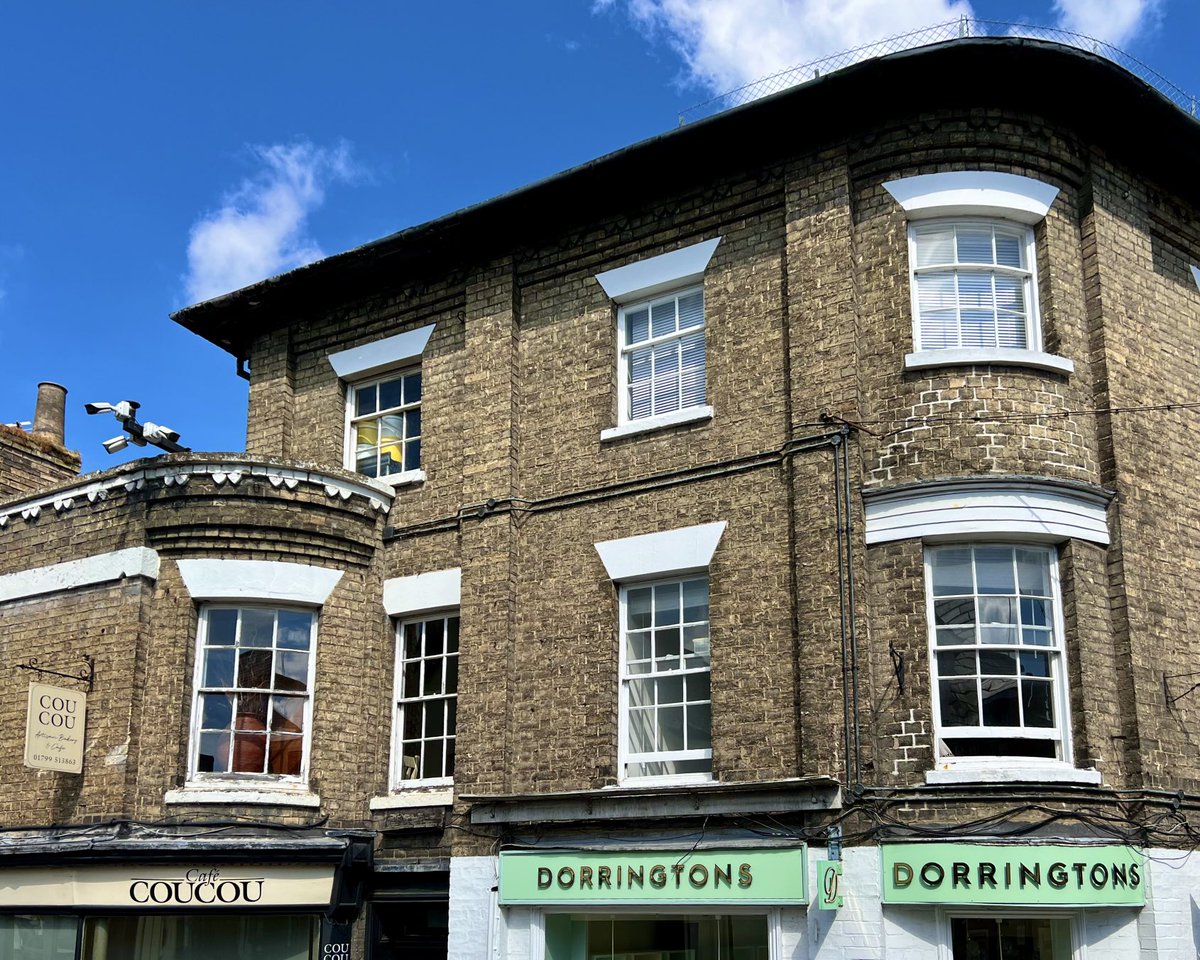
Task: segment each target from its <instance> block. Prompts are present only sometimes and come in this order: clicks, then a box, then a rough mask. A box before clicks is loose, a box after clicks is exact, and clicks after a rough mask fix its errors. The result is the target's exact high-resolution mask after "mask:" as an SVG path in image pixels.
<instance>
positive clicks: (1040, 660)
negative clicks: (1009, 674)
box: [1021, 650, 1050, 677]
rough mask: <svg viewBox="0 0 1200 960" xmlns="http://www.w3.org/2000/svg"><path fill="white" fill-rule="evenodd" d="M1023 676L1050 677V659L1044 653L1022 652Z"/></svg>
mask: <svg viewBox="0 0 1200 960" xmlns="http://www.w3.org/2000/svg"><path fill="white" fill-rule="evenodd" d="M1021 674H1022V675H1023V676H1026V677H1048V676H1050V657H1049V656H1048V655H1047V654H1044V653H1026V652H1025V651H1024V650H1022V651H1021Z"/></svg>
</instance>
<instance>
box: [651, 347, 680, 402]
mask: <svg viewBox="0 0 1200 960" xmlns="http://www.w3.org/2000/svg"><path fill="white" fill-rule="evenodd" d="M652 349H653V353H654V396H653V403H654V412H655V413H656V414H658V413H670V412H672V411H674V410H678V409H679V341H677V340H671V341H670V342H668V343H662V344H659V345H658V346H657V347H653V348H652Z"/></svg>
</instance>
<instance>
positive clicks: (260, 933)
mask: <svg viewBox="0 0 1200 960" xmlns="http://www.w3.org/2000/svg"><path fill="white" fill-rule="evenodd" d="M83 929H84V934H83V947H82V960H214V958H229V960H234V958H237V960H243V958H247V960H248V958H250V957H253V960H309V958H310V957H315V956H317V939H318V931H319V923H318V920H317V918H316V917H315V916H304V915H300V916H282V915H271V914H267V915H263V914H241V915H239V914H236V913H226V912H223V911H222V912H217V913H213V912H212V911H211V910H210V911H206V912H205V913H204V914H203V915H199V914H195V915H187V914H174V915H171V914H168V915H154V916H150V915H141V916H138V915H128V916H120V917H88V918H87V919H86V920H85V921H84V928H83ZM39 960H40V958H39ZM55 960H58V958H55Z"/></svg>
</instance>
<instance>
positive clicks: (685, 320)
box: [679, 290, 704, 330]
mask: <svg viewBox="0 0 1200 960" xmlns="http://www.w3.org/2000/svg"><path fill="white" fill-rule="evenodd" d="M703 323H704V291H703V290H696V291H694V292H692V293H687V294H684V295H683V296H682V297H680V298H679V329H680V330H686V329H688V328H689V327H698V326H700V325H701V324H703Z"/></svg>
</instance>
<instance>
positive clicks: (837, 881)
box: [817, 860, 842, 910]
mask: <svg viewBox="0 0 1200 960" xmlns="http://www.w3.org/2000/svg"><path fill="white" fill-rule="evenodd" d="M841 905H842V861H841V860H818V861H817V906H818V907H819V908H820V909H821V910H836V909H838V907H840V906H841Z"/></svg>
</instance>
